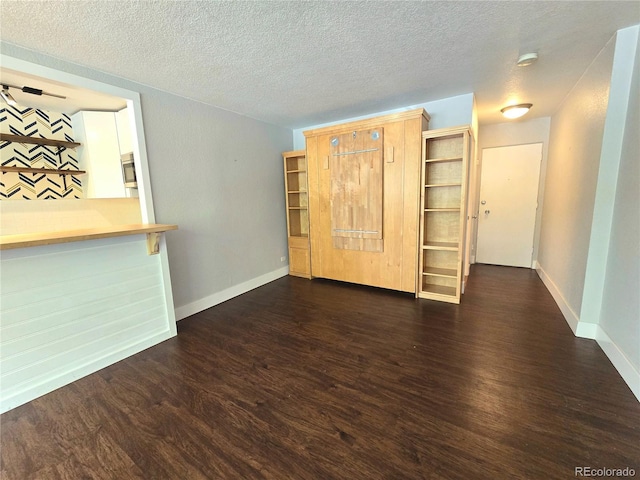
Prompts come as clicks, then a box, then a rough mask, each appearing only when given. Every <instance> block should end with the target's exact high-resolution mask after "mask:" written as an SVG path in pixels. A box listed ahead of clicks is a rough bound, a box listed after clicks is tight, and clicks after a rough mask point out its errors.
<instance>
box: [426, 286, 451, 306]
mask: <svg viewBox="0 0 640 480" xmlns="http://www.w3.org/2000/svg"><path fill="white" fill-rule="evenodd" d="M422 291H423V292H424V293H431V294H436V295H445V296H448V297H452V299H453V298H455V297H456V287H449V286H446V285H433V284H430V283H423V284H422ZM456 303H457V302H456Z"/></svg>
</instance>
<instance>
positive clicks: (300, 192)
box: [282, 150, 311, 278]
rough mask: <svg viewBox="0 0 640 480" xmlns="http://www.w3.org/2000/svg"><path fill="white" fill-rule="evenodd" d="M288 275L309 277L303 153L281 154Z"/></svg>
mask: <svg viewBox="0 0 640 480" xmlns="http://www.w3.org/2000/svg"><path fill="white" fill-rule="evenodd" d="M282 158H283V160H284V186H285V195H286V205H287V235H288V241H289V275H295V276H298V277H306V278H311V254H310V252H309V190H308V188H307V185H308V182H307V160H306V156H305V151H304V150H296V151H292V152H284V153H283V154H282Z"/></svg>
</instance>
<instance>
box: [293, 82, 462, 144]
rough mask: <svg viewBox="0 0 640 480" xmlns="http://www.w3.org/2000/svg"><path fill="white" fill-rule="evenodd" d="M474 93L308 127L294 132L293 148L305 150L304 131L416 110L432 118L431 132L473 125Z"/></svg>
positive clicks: (430, 123) (430, 122)
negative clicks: (422, 109)
mask: <svg viewBox="0 0 640 480" xmlns="http://www.w3.org/2000/svg"><path fill="white" fill-rule="evenodd" d="M473 102H474V97H473V93H468V94H465V95H458V96H456V97H450V98H443V99H441V100H435V101H433V102H426V103H419V104H417V105H411V106H407V107H401V108H395V109H393V110H385V111H384V112H373V113H371V114H370V115H363V116H359V117H352V118H342V119H337V120H336V121H334V122H329V123H322V124H319V125H308V126H306V127H304V128H298V129H295V130H293V148H294V149H295V150H302V149H304V148H305V139H304V131H305V130H313V129H316V128H322V127H326V126H329V125H338V124H341V123H347V122H353V121H356V120H362V119H364V118H371V117H377V116H381V115H388V114H391V113H397V112H406V111H408V110H414V109H416V108H424V109H425V110H426V111H427V113H428V114H429V115H430V116H431V120H430V121H429V130H434V129H437V128H445V127H457V126H459V125H471V124H472V123H473Z"/></svg>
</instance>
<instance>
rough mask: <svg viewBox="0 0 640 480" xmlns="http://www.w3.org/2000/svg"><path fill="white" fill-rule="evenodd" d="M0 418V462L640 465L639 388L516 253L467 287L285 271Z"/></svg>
mask: <svg viewBox="0 0 640 480" xmlns="http://www.w3.org/2000/svg"><path fill="white" fill-rule="evenodd" d="M178 330H179V334H178V336H177V337H176V338H174V339H171V340H169V341H166V342H164V343H162V344H161V345H158V346H156V347H153V348H151V349H149V350H146V351H144V352H142V353H140V354H138V355H135V356H134V357H131V358H129V359H127V360H125V361H122V362H119V363H117V364H115V365H113V366H111V367H109V368H106V369H103V370H101V371H100V372H98V373H95V374H93V375H90V376H88V377H85V378H83V379H81V380H78V381H76V382H75V383H73V384H71V385H68V386H66V387H64V388H61V389H59V390H57V391H55V392H52V393H50V394H48V395H46V396H44V397H42V398H39V399H37V400H35V401H33V402H30V403H28V404H26V405H23V406H21V407H18V408H16V409H14V410H12V411H10V412H8V413H6V414H4V415H2V416H1V417H0V429H1V431H0V442H1V443H0V446H1V461H2V463H1V469H0V473H1V474H2V475H1V476H2V479H4V480H11V479H18V480H24V479H32V478H33V479H47V480H48V479H82V478H90V479H128V478H144V479H278V480H281V479H289V478H291V479H323V480H324V479H427V478H429V479H458V478H459V479H484V478H486V479H502V478H505V479H506V478H509V479H517V478H527V479H555V478H558V479H569V478H575V476H574V468H575V467H577V466H589V467H593V468H596V467H598V468H601V467H612V468H613V467H616V468H617V467H621V468H622V467H626V466H629V467H632V468H634V469H635V470H636V475H640V404H639V403H638V402H637V400H636V399H635V397H634V396H633V394H632V393H631V391H630V390H629V388H628V387H627V386H626V385H625V383H624V382H623V381H622V379H621V378H620V377H619V376H618V374H617V373H616V371H615V369H614V367H613V366H612V365H611V363H610V362H609V360H608V359H607V358H606V357H605V355H604V354H603V352H602V351H601V350H600V348H599V347H598V345H597V344H596V343H595V342H594V341H591V340H585V339H579V338H575V337H574V336H573V334H572V333H571V331H570V329H569V327H568V326H567V324H566V322H565V321H564V319H563V318H562V315H561V313H560V311H559V310H558V308H557V306H556V305H555V303H554V301H553V299H552V298H551V296H550V295H549V293H548V292H547V290H546V289H545V287H544V285H543V284H542V282H541V281H540V279H539V278H538V277H537V275H536V273H535V272H533V271H530V270H526V269H515V268H505V267H494V266H482V265H477V266H474V268H473V271H472V276H471V278H470V282H469V285H468V288H467V293H466V294H465V295H464V296H463V300H462V304H461V305H459V306H457V305H450V304H443V303H437V302H432V301H427V300H415V299H414V298H413V297H412V296H410V295H407V294H402V293H397V292H391V291H385V290H379V289H374V288H369V287H363V286H357V285H349V284H343V283H337V282H331V281H326V280H313V281H309V280H305V279H300V278H294V277H286V278H282V279H280V280H277V281H275V282H272V283H270V284H268V285H265V286H263V287H261V288H259V289H256V290H253V291H251V292H249V293H247V294H245V295H242V296H241V297H238V298H235V299H233V300H230V301H228V302H225V303H223V304H221V305H219V306H217V307H214V308H211V309H209V310H207V311H204V312H201V313H199V314H197V315H194V316H193V317H190V318H188V319H185V320H183V321H181V322H179V324H178Z"/></svg>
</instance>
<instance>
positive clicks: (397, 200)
mask: <svg viewBox="0 0 640 480" xmlns="http://www.w3.org/2000/svg"><path fill="white" fill-rule="evenodd" d="M428 122H429V115H428V114H427V112H425V110H424V109H422V108H420V109H415V110H411V111H406V112H400V113H395V114H391V115H385V116H381V117H376V118H371V119H366V120H360V121H355V122H350V123H345V124H342V125H334V126H329V127H324V128H319V129H314V130H308V131H305V132H304V135H305V137H306V162H307V167H308V168H307V174H308V193H307V194H305V195H304V197H305V200H308V213H309V217H308V218H309V224H310V225H311V228H310V230H307V231H308V232H309V239H310V248H311V276H313V277H321V278H329V279H333V280H340V281H345V282H352V283H359V284H364V285H371V286H375V287H383V288H388V289H393V290H400V291H405V292H412V293H415V292H416V287H417V285H416V271H417V269H418V251H419V249H418V239H419V234H418V224H419V217H420V215H419V205H420V172H421V144H422V132H423V131H424V130H427V129H428ZM287 176H288V177H289V176H290V174H287ZM287 188H288V189H289V188H290V187H287ZM293 191H294V190H288V192H287V197H289V199H288V201H289V202H290V201H291V198H290V197H291V193H293ZM289 192H291V193H289ZM288 212H289V213H290V212H291V211H290V210H289V208H288ZM290 221H291V220H290ZM307 228H308V226H307ZM289 239H290V242H291V239H292V237H291V236H290V237H289ZM290 247H291V243H290ZM292 264H293V262H292Z"/></svg>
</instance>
